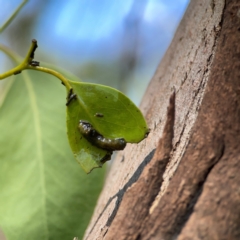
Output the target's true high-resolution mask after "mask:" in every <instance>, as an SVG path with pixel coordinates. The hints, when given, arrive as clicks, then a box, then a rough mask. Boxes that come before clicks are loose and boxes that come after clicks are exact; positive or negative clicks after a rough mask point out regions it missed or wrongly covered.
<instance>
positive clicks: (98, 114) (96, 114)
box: [94, 113, 103, 117]
mask: <svg viewBox="0 0 240 240" xmlns="http://www.w3.org/2000/svg"><path fill="white" fill-rule="evenodd" d="M94 117H103V114H102V113H95V115H94Z"/></svg>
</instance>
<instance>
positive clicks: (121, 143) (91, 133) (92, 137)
mask: <svg viewBox="0 0 240 240" xmlns="http://www.w3.org/2000/svg"><path fill="white" fill-rule="evenodd" d="M78 128H79V130H80V132H81V133H82V135H83V136H84V137H85V138H86V139H87V140H88V141H89V142H90V143H92V144H93V145H94V146H96V147H99V148H102V149H105V150H108V151H115V150H123V149H124V148H125V147H126V144H127V143H126V141H125V139H124V138H115V139H110V138H105V137H103V135H101V134H100V133H99V132H98V131H97V130H95V129H94V128H93V127H92V125H91V124H90V123H89V122H87V121H84V120H80V121H79V125H78Z"/></svg>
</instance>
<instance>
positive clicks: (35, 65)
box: [30, 61, 40, 67]
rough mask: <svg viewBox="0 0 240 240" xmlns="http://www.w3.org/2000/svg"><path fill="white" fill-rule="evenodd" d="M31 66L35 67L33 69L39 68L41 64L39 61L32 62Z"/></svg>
mask: <svg viewBox="0 0 240 240" xmlns="http://www.w3.org/2000/svg"><path fill="white" fill-rule="evenodd" d="M30 65H31V66H33V67H38V66H40V62H38V61H31V62H30Z"/></svg>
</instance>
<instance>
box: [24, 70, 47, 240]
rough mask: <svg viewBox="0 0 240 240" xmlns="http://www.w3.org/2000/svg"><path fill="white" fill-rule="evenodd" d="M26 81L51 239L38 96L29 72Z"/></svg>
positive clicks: (25, 77) (44, 211)
mask: <svg viewBox="0 0 240 240" xmlns="http://www.w3.org/2000/svg"><path fill="white" fill-rule="evenodd" d="M23 75H24V81H25V84H26V87H27V92H28V94H29V99H30V106H31V109H32V114H33V125H34V130H35V134H36V146H37V151H36V152H37V160H38V164H39V171H40V186H41V191H42V208H43V217H44V220H43V222H44V227H45V232H46V237H47V238H46V239H48V238H49V230H48V226H47V213H46V212H47V211H46V197H45V196H46V184H45V175H44V167H45V166H44V161H43V154H42V133H41V126H40V114H39V109H38V106H37V100H36V94H35V91H34V87H33V85H32V83H31V79H30V77H29V74H28V73H27V72H24V73H23Z"/></svg>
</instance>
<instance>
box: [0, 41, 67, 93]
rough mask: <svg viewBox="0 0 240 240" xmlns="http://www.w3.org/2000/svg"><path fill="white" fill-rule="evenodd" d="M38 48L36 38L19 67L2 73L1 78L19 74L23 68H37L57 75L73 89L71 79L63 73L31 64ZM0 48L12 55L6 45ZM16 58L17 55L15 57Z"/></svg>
mask: <svg viewBox="0 0 240 240" xmlns="http://www.w3.org/2000/svg"><path fill="white" fill-rule="evenodd" d="M36 48H37V41H36V40H34V39H33V40H32V44H31V46H30V48H29V50H28V53H27V55H26V57H25V58H24V60H23V61H22V63H20V64H19V65H18V66H17V67H15V68H13V69H11V70H9V71H7V72H5V73H3V74H0V80H2V79H4V78H7V77H9V76H11V75H15V74H18V73H21V72H22V71H23V70H26V69H31V70H37V71H41V72H45V73H49V74H51V75H53V76H55V77H57V78H58V79H60V80H61V81H62V82H63V84H64V85H65V87H66V88H67V89H68V90H70V89H71V85H70V84H69V81H68V80H67V78H65V77H64V76H63V75H62V74H60V73H58V72H56V71H54V70H52V69H49V68H45V67H40V66H32V65H31V62H32V60H33V59H34V51H35V50H36ZM0 50H2V51H3V52H5V53H6V54H7V55H9V56H10V57H11V55H13V54H12V52H11V51H10V50H9V49H8V48H6V47H1V46H0ZM15 58H16V57H15ZM16 61H17V62H20V61H19V60H18V59H17V60H16Z"/></svg>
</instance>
